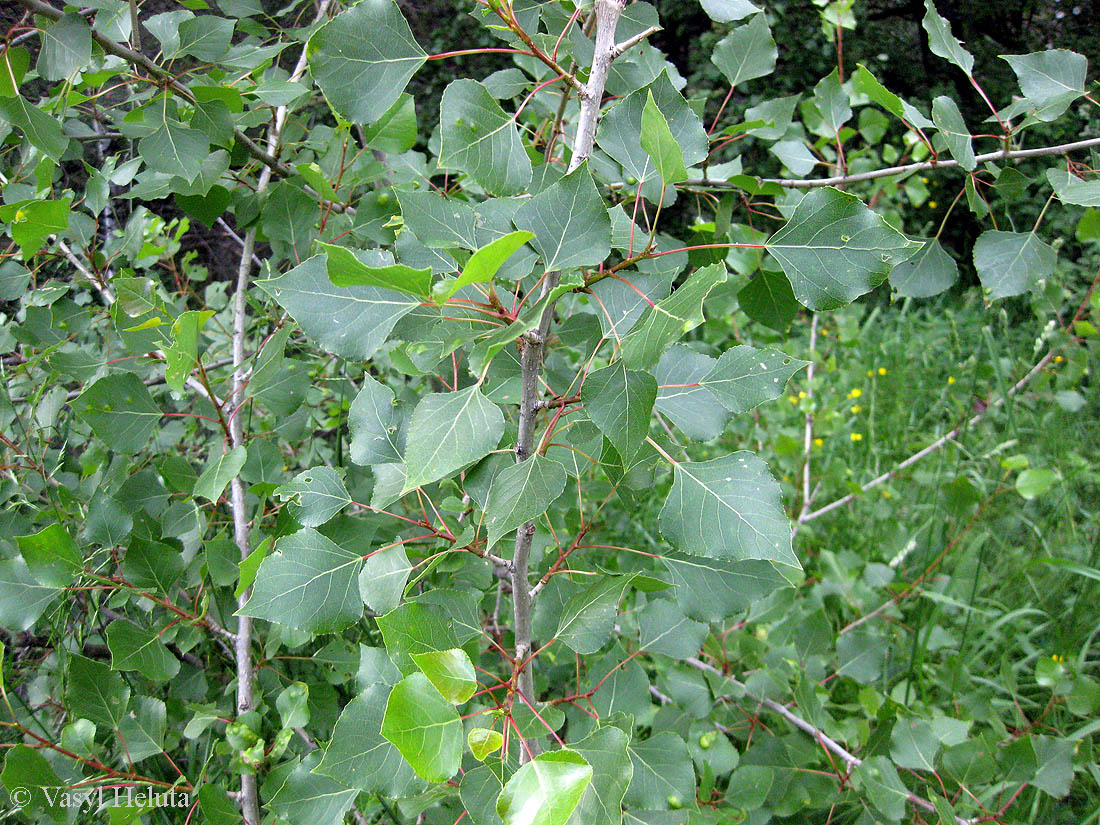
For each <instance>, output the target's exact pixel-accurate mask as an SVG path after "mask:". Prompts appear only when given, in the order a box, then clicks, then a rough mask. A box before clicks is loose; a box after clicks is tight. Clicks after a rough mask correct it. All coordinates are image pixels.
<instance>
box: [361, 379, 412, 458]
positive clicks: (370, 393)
mask: <svg viewBox="0 0 1100 825" xmlns="http://www.w3.org/2000/svg"><path fill="white" fill-rule="evenodd" d="M395 403H396V399H395V398H394V394H393V390H391V389H390V388H389V387H387V386H386V385H385V384H382V383H381V382H379V381H376V380H375V379H374V378H371V377H370V376H369V375H364V376H363V388H362V389H361V390H359V394H358V395H357V396H355V400H354V401H352V402H351V408H350V409H349V410H348V429H349V430H350V431H351V443H350V444H349V449H348V457H349V458H351V460H352V461H354V462H355V463H356V464H363V465H371V464H390V463H393V462H396V461H400V460H401V448H402V443H401V440H400V438H399V436H398V421H399V418H398V412H397V409H396V407H395V406H394V405H395Z"/></svg>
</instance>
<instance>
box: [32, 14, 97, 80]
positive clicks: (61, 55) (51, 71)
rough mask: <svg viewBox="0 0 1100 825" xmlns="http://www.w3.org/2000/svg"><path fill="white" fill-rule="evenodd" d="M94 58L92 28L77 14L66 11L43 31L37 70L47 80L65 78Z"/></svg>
mask: <svg viewBox="0 0 1100 825" xmlns="http://www.w3.org/2000/svg"><path fill="white" fill-rule="evenodd" d="M91 60H92V30H91V29H89V28H88V24H87V23H85V22H84V19H83V18H82V17H80V15H77V14H66V15H65V16H64V17H62V18H61V19H60V20H58V21H57V22H56V23H51V24H50V25H49V26H47V27H46V28H44V29H43V30H42V50H41V51H40V52H39V53H38V67H37V68H38V73H39V74H40V75H42V77H43V78H45V79H46V80H65V79H67V78H69V77H71V76H72V75H74V74H76V73H77V72H79V71H81V70H82V69H84V68H85V67H86V66H87V65H88V64H89V63H90V62H91Z"/></svg>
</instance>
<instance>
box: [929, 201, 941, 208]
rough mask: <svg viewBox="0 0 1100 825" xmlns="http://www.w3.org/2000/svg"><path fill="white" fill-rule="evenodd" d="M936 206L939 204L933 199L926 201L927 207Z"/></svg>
mask: <svg viewBox="0 0 1100 825" xmlns="http://www.w3.org/2000/svg"><path fill="white" fill-rule="evenodd" d="M937 206H939V204H938V203H936V202H935V201H928V208H929V209H935V208H936V207H937Z"/></svg>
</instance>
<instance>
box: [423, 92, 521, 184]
mask: <svg viewBox="0 0 1100 825" xmlns="http://www.w3.org/2000/svg"><path fill="white" fill-rule="evenodd" d="M439 129H440V135H441V139H442V144H441V146H440V149H439V166H440V168H442V169H453V170H455V171H459V172H465V173H466V174H468V175H469V176H470V177H472V178H473V179H474V180H475V181H476V182H477V183H478V185H480V186H481V187H482V188H483V189H485V191H486V192H488V193H489V194H490V195H499V196H502V197H507V196H511V195H518V194H521V193H522V192H524V191H526V190H527V187H528V184H529V183H530V182H531V159H530V158H529V157H527V152H526V150H525V149H524V148H523V141H521V140H520V138H519V129H518V128H517V126H516V119H515V118H514V117H512V116H510V115H508V114H505V112H504V110H503V109H502V108H500V104H499V103H497V102H496V100H495V99H494V98H493V96H492V95H491V94H489V91H488V90H487V89H486V88H485V87H484V86H483V85H481V84H480V83H478V82H477V81H476V80H470V79H468V78H463V79H460V80H455V81H454V82H452V83H451V84H450V85H448V86H447V88H446V90H445V91H444V92H443V99H442V101H441V103H440V106H439Z"/></svg>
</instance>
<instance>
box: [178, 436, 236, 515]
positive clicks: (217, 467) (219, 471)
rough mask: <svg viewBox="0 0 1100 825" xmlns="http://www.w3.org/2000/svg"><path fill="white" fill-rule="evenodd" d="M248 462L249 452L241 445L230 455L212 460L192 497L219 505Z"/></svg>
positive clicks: (208, 463)
mask: <svg viewBox="0 0 1100 825" xmlns="http://www.w3.org/2000/svg"><path fill="white" fill-rule="evenodd" d="M247 460H248V450H247V449H246V448H245V446H244V445H243V444H240V445H238V446H236V447H234V448H233V449H232V450H230V451H229V452H228V453H221V454H220V455H218V456H215V457H214V458H212V459H210V461H208V462H207V464H206V467H205V468H204V469H203V471H202V475H200V476H199V480H198V481H196V482H195V488H194V490H193V491H192V493H191V494H192V495H193V496H194V497H195V498H205V499H206V500H207V501H210V502H213V503H217V501H218V499H220V498H221V497H222V493H223V492H224V491H225V486H226V485H227V484H229V482H230V481H232V480H233V479H234V478H236V477H237V475H238V474H239V473H240V472H241V467H243V466H244V463H245V461H247Z"/></svg>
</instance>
